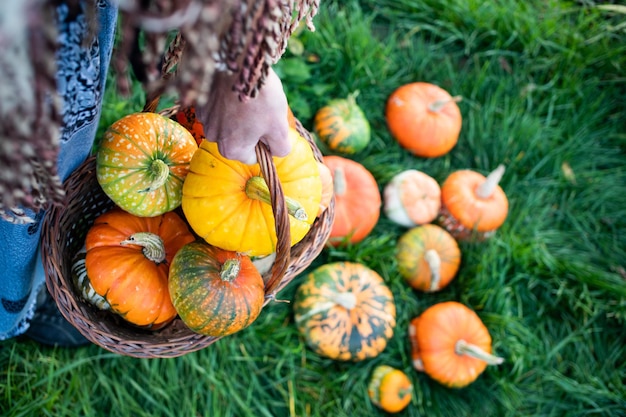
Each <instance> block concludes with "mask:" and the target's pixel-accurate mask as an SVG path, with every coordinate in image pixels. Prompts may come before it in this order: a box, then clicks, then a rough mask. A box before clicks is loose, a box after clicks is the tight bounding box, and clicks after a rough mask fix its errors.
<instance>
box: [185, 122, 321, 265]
mask: <svg viewBox="0 0 626 417" xmlns="http://www.w3.org/2000/svg"><path fill="white" fill-rule="evenodd" d="M289 138H290V140H291V142H292V150H291V153H290V154H289V155H287V156H286V157H283V158H278V157H274V159H273V160H274V164H275V166H276V171H277V174H278V178H279V180H280V183H281V185H282V188H283V192H284V194H285V196H286V197H288V198H290V199H292V200H294V201H297V202H298V203H299V204H300V205H301V206H302V208H303V209H304V211H305V212H306V220H298V219H296V218H295V217H293V216H289V222H290V231H291V244H292V245H295V244H296V243H297V242H299V241H300V240H302V238H303V237H304V236H305V235H306V234H307V233H308V231H309V229H310V227H311V224H312V223H313V221H314V220H315V218H316V216H317V213H318V211H319V205H320V200H321V196H322V181H321V179H320V173H319V168H318V166H317V160H316V159H315V157H314V155H313V151H312V150H311V146H310V144H309V143H308V142H307V141H306V139H304V138H302V137H301V136H300V135H299V134H298V133H297V132H296V131H295V130H293V129H290V133H289ZM260 176H261V169H260V166H259V164H254V165H246V164H243V163H241V162H239V161H235V160H229V159H226V158H224V157H223V156H222V155H220V153H219V150H218V147H217V144H216V143H213V142H209V141H206V140H205V141H204V142H202V144H201V145H200V148H199V150H198V152H196V154H195V155H194V157H193V158H192V160H191V165H190V172H189V174H188V175H187V177H186V179H185V183H184V185H183V198H182V208H183V211H184V213H185V217H186V218H187V221H188V222H189V224H190V226H191V227H192V229H193V230H194V231H195V232H196V233H197V234H198V235H199V236H201V237H202V238H203V239H204V240H205V241H206V242H207V243H209V244H211V245H214V246H217V247H219V248H222V249H226V250H231V251H236V252H242V253H245V254H247V255H250V256H265V255H269V254H270V253H272V252H274V251H275V249H276V239H277V238H276V231H275V222H274V213H273V211H272V207H271V205H270V204H268V203H267V202H263V201H260V200H257V199H254V198H251V197H250V196H249V195H248V194H246V184H247V182H248V180H249V179H251V178H252V177H260Z"/></svg>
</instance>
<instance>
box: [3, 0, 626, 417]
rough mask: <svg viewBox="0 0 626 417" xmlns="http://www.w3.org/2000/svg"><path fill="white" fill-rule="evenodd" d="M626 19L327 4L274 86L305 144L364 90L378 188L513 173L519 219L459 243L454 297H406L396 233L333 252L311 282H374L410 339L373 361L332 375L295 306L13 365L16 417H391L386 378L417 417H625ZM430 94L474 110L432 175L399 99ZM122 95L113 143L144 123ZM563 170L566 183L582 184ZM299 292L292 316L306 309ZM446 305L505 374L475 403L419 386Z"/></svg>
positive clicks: (35, 354)
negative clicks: (183, 350) (419, 321)
mask: <svg viewBox="0 0 626 417" xmlns="http://www.w3.org/2000/svg"><path fill="white" fill-rule="evenodd" d="M625 18H626V14H624V13H623V12H622V13H620V11H619V9H617V11H611V10H607V9H601V8H599V7H596V6H594V4H593V2H590V1H584V2H582V1H581V2H566V1H555V0H551V1H543V0H541V1H539V0H534V1H526V2H521V1H516V0H501V1H494V2H484V1H477V0H447V1H444V2H441V1H434V0H422V1H419V2H418V1H414V0H363V1H360V2H357V1H346V2H342V1H323V2H322V7H321V12H320V15H318V17H316V20H315V22H316V26H317V31H316V32H315V33H304V34H302V35H300V40H302V42H303V44H304V46H305V52H304V54H303V55H302V56H294V55H291V54H289V53H288V54H287V55H286V56H285V57H284V59H283V60H282V61H281V63H280V64H279V65H278V66H277V70H278V71H279V73H280V74H281V76H282V77H283V80H284V84H285V88H286V91H287V93H288V98H289V101H290V103H291V106H292V108H293V109H294V112H295V114H296V116H298V117H299V118H300V119H301V120H302V122H303V123H304V124H305V126H307V127H308V128H309V129H310V128H311V122H312V116H313V114H314V111H315V110H316V109H317V108H319V107H320V106H321V105H323V104H325V102H326V101H327V100H329V99H330V98H335V97H345V96H347V95H348V94H349V93H351V92H353V91H356V90H358V91H359V96H358V99H357V101H358V103H359V105H360V106H361V107H362V108H363V110H364V111H365V113H366V115H367V117H368V119H369V120H370V123H371V125H372V134H373V138H372V142H371V145H370V146H369V148H368V149H367V150H366V151H364V152H362V153H360V154H358V155H355V156H354V159H355V160H357V161H359V162H361V163H362V164H363V165H365V166H366V167H367V168H368V169H369V170H370V171H371V172H372V173H373V174H374V176H375V177H376V179H377V180H378V182H379V185H380V186H381V189H382V187H383V186H384V184H385V183H386V182H387V181H389V180H390V179H391V177H392V176H393V175H394V174H395V173H397V172H400V171H401V170H403V169H407V168H416V169H420V170H423V171H425V172H427V173H429V174H430V175H432V176H433V177H435V178H436V179H437V180H439V181H443V180H444V179H445V177H446V176H447V174H448V173H450V172H451V171H452V170H454V169H460V168H470V169H475V170H478V171H480V172H483V173H486V172H488V171H489V170H491V169H493V168H495V167H496V166H497V165H498V164H500V163H504V164H505V165H506V166H507V171H506V174H505V177H504V179H503V181H502V184H501V185H502V187H503V188H504V190H505V191H506V192H507V194H508V196H509V199H510V214H509V217H508V218H507V221H506V223H505V224H504V226H503V227H502V228H501V229H500V231H499V232H498V233H497V234H496V236H495V237H494V238H492V239H491V240H488V241H485V242H465V243H461V249H462V251H463V261H462V265H461V270H460V272H459V275H458V277H457V278H456V280H455V281H453V283H452V284H451V285H450V286H449V287H448V288H446V289H445V290H444V291H442V292H440V293H436V294H427V295H426V294H421V293H417V292H415V291H413V290H411V289H409V288H408V287H407V285H406V284H405V283H404V282H403V280H402V279H401V278H399V276H398V274H397V268H396V265H395V261H394V259H393V252H394V245H395V241H396V239H397V238H398V237H399V236H400V235H401V234H402V233H403V231H404V229H402V228H401V227H398V226H395V225H394V224H392V223H391V222H390V221H389V220H387V219H386V218H385V217H384V216H382V217H381V219H380V222H379V224H378V225H377V226H376V228H375V230H374V232H373V233H372V234H371V235H370V236H369V237H368V238H366V239H365V241H363V242H362V243H360V244H358V245H353V246H349V247H344V248H336V249H326V250H325V251H324V252H323V253H322V255H321V256H320V257H319V258H318V259H317V260H316V261H315V262H314V264H313V265H312V267H314V266H316V265H319V264H322V263H325V262H330V261H337V260H351V261H357V262H362V263H364V264H366V265H368V266H369V267H371V268H373V269H374V270H376V271H377V272H379V273H380V274H381V276H383V278H384V279H385V280H386V281H387V283H388V284H389V286H390V288H391V289H392V291H393V293H394V296H395V300H396V304H397V307H398V325H397V331H396V334H395V336H394V337H393V339H392V340H391V341H390V344H389V345H388V347H387V348H386V350H385V351H384V352H383V353H382V354H381V355H380V356H378V357H377V358H375V359H371V360H368V361H364V362H360V363H340V362H334V361H331V360H328V359H325V358H322V357H319V356H318V355H316V354H314V353H313V352H311V351H310V350H309V349H308V348H307V347H306V345H305V344H304V341H303V339H302V338H301V337H300V336H299V335H298V333H297V331H296V329H295V326H294V323H293V320H292V315H291V306H290V305H289V304H287V303H275V304H272V305H270V306H269V307H267V308H266V309H264V310H263V312H262V314H261V316H260V317H259V319H258V320H257V322H255V324H254V325H253V326H251V327H250V328H248V329H246V330H244V331H242V332H240V333H238V334H235V335H233V336H229V337H228V338H225V339H222V340H221V341H219V342H217V343H215V344H214V345H212V346H210V347H209V348H207V349H204V350H202V351H199V352H195V353H191V354H188V355H185V356H183V357H180V358H176V359H163V360H139V359H132V358H128V357H122V356H117V355H114V354H111V353H109V352H107V351H105V350H103V349H101V348H99V347H97V346H89V347H85V348H81V349H78V350H64V349H51V348H45V347H41V346H39V345H37V344H35V343H33V342H30V341H28V340H25V339H19V340H12V341H7V342H3V343H2V344H1V345H0V346H1V349H0V361H1V363H2V366H1V367H0V378H1V379H0V414H2V415H7V416H76V415H84V416H100V415H106V416H171V415H177V416H333V417H335V416H339V417H340V416H351V417H352V416H359V417H360V416H383V415H385V414H384V413H382V412H380V411H379V410H378V409H376V408H375V407H374V406H373V405H372V404H371V403H370V402H369V400H368V398H367V393H366V385H367V382H368V379H369V376H370V373H371V371H372V369H373V368H374V367H375V366H376V365H378V364H382V363H386V364H389V365H392V366H395V367H398V368H401V369H403V370H405V371H406V372H407V373H408V375H409V376H410V378H411V379H412V381H413V384H414V397H413V401H412V403H411V404H410V406H409V407H408V408H407V409H406V410H405V411H404V412H402V413H401V414H400V415H406V416H429V417H436V416H451V417H452V416H455V417H456V416H485V417H487V416H489V417H491V416H494V417H496V416H497V417H500V416H529V417H531V416H532V417H534V416H546V417H547V416H626V385H625V384H626V367H625V363H626V336H625V334H626V331H625V330H626V270H625V268H626V239H625V238H624V237H623V233H625V232H626V227H625V226H626V224H625V219H626V155H625V147H626V113H625V109H626V99H625V98H624V97H626V31H625V25H624V19H625ZM418 80H419V81H428V82H432V83H435V84H438V85H441V86H442V87H444V88H446V89H447V90H449V91H450V92H451V93H453V94H460V95H462V96H463V97H464V100H463V102H462V103H460V107H461V110H462V113H463V120H464V122H463V129H462V132H461V137H460V140H459V143H458V145H457V146H456V147H455V148H454V149H453V150H452V151H451V152H450V153H449V154H448V155H446V156H444V157H441V158H437V159H434V160H424V159H420V158H416V157H414V156H412V155H410V154H408V153H407V152H406V151H404V150H402V149H401V148H400V147H399V146H398V145H397V144H396V143H395V142H394V141H393V139H392V138H391V137H390V135H389V133H388V131H387V129H386V126H385V119H384V113H383V109H384V104H385V100H386V97H387V96H388V95H389V94H390V93H391V92H392V91H393V90H394V89H395V88H396V87H397V86H399V85H401V84H403V83H406V82H411V81H418ZM141 100H142V95H141V92H140V91H137V92H136V93H135V94H133V97H132V98H130V99H121V98H119V97H116V96H115V94H114V93H113V92H112V91H111V90H110V91H109V92H108V93H107V102H106V105H105V109H104V114H103V119H102V125H103V126H106V125H108V124H110V123H111V122H112V121H114V120H115V119H116V118H118V117H120V116H121V115H123V114H125V113H128V112H130V111H134V110H139V109H140V108H141V105H142V104H143V103H142V102H141ZM564 167H570V168H571V171H572V172H573V173H574V177H572V176H571V175H570V174H569V171H568V170H567V169H564ZM300 280H301V277H297V278H296V279H294V281H292V283H290V284H289V286H288V287H287V288H286V289H285V290H283V292H282V293H281V294H280V298H283V299H289V300H291V299H292V298H293V293H294V291H295V289H296V288H297V285H298V283H299V282H300ZM444 300H457V301H460V302H463V303H465V304H467V305H468V306H471V307H472V308H473V309H475V310H476V311H477V312H478V314H479V316H480V317H481V318H482V320H483V321H484V323H485V324H486V326H487V327H488V328H489V331H490V333H491V335H492V338H493V342H494V350H495V352H496V353H497V354H498V355H499V356H502V357H504V358H505V363H504V364H502V365H500V366H498V367H491V368H489V369H488V370H487V371H486V372H485V373H484V374H483V375H481V376H480V377H479V379H478V380H477V381H476V382H475V383H473V384H472V385H470V386H469V387H467V388H464V389H456V390H451V389H447V388H444V387H443V386H441V385H439V384H437V383H436V382H434V381H433V380H431V379H430V378H429V377H428V376H426V375H424V374H420V373H417V372H415V371H414V370H412V368H411V361H410V352H409V345H408V341H407V339H406V329H407V325H408V322H409V321H410V319H411V318H413V317H414V316H416V315H418V314H419V313H420V312H421V311H423V310H424V309H425V308H426V307H428V306H430V305H432V304H434V303H436V302H439V301H444Z"/></svg>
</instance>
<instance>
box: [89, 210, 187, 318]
mask: <svg viewBox="0 0 626 417" xmlns="http://www.w3.org/2000/svg"><path fill="white" fill-rule="evenodd" d="M194 239H195V238H194V236H193V235H192V234H191V232H190V231H189V229H188V228H187V225H186V224H185V222H184V221H183V220H182V219H181V218H180V217H179V216H178V215H177V214H176V213H174V212H168V213H165V214H163V215H161V216H155V217H138V216H135V215H132V214H130V213H127V212H125V211H123V210H121V209H120V208H114V209H112V210H110V211H108V212H106V213H104V214H102V215H100V216H99V217H98V218H96V220H95V222H94V224H93V225H92V226H91V228H90V229H89V231H88V232H87V237H86V240H85V249H86V251H87V254H86V255H85V267H86V270H87V276H88V277H89V281H90V282H91V285H92V286H93V289H94V290H95V292H96V293H98V294H100V295H101V296H102V297H104V298H105V299H106V301H107V302H108V303H109V304H110V306H111V307H110V310H111V311H112V312H114V313H116V314H119V315H120V316H122V318H124V319H125V320H126V321H128V322H130V323H132V324H135V325H137V326H142V327H143V326H145V327H151V328H153V329H158V328H161V327H163V326H164V325H166V324H167V323H169V322H170V321H171V320H172V319H173V318H174V317H175V316H176V310H175V309H174V306H173V305H172V302H171V301H170V296H169V291H168V288H167V277H168V273H169V268H170V263H171V261H172V258H173V257H174V255H175V254H176V252H178V250H179V249H180V248H181V247H182V246H183V245H185V244H186V243H189V242H192V241H193V240H194Z"/></svg>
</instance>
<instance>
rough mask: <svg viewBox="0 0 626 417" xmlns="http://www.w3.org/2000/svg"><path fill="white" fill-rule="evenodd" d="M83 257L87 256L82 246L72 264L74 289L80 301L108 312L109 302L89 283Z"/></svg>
mask: <svg viewBox="0 0 626 417" xmlns="http://www.w3.org/2000/svg"><path fill="white" fill-rule="evenodd" d="M85 255H87V250H86V249H85V247H84V246H83V248H82V249H81V250H80V251H78V253H77V254H76V256H75V257H74V261H73V262H72V269H71V273H72V282H73V284H74V287H75V288H76V289H77V290H78V293H79V294H80V296H81V297H82V299H83V300H85V301H86V302H88V303H89V304H91V305H94V306H96V307H97V308H98V309H100V310H109V309H110V308H111V305H110V304H109V302H108V301H107V300H106V298H104V297H103V296H101V295H100V294H98V293H97V292H96V291H95V290H94V289H93V286H92V285H91V282H90V281H89V277H88V276H87V268H86V267H85Z"/></svg>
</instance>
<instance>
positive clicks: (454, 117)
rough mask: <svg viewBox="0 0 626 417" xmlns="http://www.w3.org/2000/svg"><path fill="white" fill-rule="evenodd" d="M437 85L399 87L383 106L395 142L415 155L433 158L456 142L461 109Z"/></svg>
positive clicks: (460, 121)
mask: <svg viewBox="0 0 626 417" xmlns="http://www.w3.org/2000/svg"><path fill="white" fill-rule="evenodd" d="M460 100H461V97H459V96H456V97H452V96H450V94H449V93H448V92H447V91H445V90H444V89H442V88H441V87H439V86H436V85H434V84H430V83H425V82H414V83H409V84H405V85H402V86H400V87H398V88H397V89H396V90H395V91H393V92H392V93H391V95H390V96H389V98H388V99H387V104H386V107H385V117H386V119H387V126H388V128H389V131H390V133H391V136H393V137H394V138H395V139H396V140H397V141H398V143H399V144H400V145H401V146H402V147H403V148H405V149H407V150H409V151H410V152H412V153H413V154H415V155H417V156H421V157H424V158H435V157H439V156H442V155H445V154H446V153H448V152H449V151H450V150H451V149H452V148H453V147H454V146H455V145H456V144H457V142H458V140H459V134H460V132H461V125H462V117H461V110H460V109H459V106H458V105H457V104H456V103H457V102H458V101H460Z"/></svg>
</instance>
